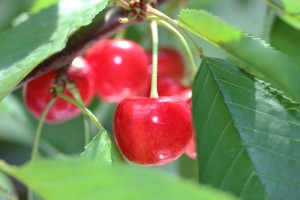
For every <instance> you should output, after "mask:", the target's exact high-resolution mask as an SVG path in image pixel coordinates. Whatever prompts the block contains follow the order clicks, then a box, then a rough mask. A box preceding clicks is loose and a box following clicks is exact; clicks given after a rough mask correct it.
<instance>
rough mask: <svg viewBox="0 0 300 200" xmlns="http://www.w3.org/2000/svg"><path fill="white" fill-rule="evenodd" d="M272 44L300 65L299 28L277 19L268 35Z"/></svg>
mask: <svg viewBox="0 0 300 200" xmlns="http://www.w3.org/2000/svg"><path fill="white" fill-rule="evenodd" d="M270 42H271V44H272V46H274V47H275V48H276V49H278V50H280V51H281V52H283V53H286V54H287V55H289V56H290V57H292V58H293V59H295V60H296V61H297V63H298V65H300V56H299V55H300V30H297V29H294V28H293V27H291V26H289V25H288V24H286V23H284V22H283V21H282V20H279V19H277V20H276V21H275V23H274V25H273V29H272V32H271V36H270Z"/></svg>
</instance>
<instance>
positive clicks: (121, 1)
mask: <svg viewBox="0 0 300 200" xmlns="http://www.w3.org/2000/svg"><path fill="white" fill-rule="evenodd" d="M115 2H116V3H117V4H118V5H119V6H120V7H122V8H124V9H126V10H130V7H129V5H128V3H127V2H126V1H124V0H115Z"/></svg>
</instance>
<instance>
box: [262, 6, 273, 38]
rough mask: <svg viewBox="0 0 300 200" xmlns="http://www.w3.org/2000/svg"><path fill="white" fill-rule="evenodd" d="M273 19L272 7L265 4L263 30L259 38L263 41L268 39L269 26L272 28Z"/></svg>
mask: <svg viewBox="0 0 300 200" xmlns="http://www.w3.org/2000/svg"><path fill="white" fill-rule="evenodd" d="M273 20H274V13H273V9H272V8H271V7H270V6H268V5H267V8H266V13H265V19H264V23H263V30H262V33H261V39H263V40H265V41H268V40H269V35H270V31H271V28H272V23H273Z"/></svg>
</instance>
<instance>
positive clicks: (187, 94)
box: [179, 88, 197, 160]
mask: <svg viewBox="0 0 300 200" xmlns="http://www.w3.org/2000/svg"><path fill="white" fill-rule="evenodd" d="M179 96H180V97H181V98H182V99H183V100H185V101H186V102H187V103H188V104H189V105H190V107H192V100H191V98H192V89H191V88H188V89H185V90H183V91H182V92H180V93H179ZM185 153H186V154H187V155H188V156H189V157H190V158H192V159H194V160H195V159H196V158H197V145H196V138H195V132H194V131H193V134H192V139H191V141H190V143H189V144H188V146H187V148H186V150H185Z"/></svg>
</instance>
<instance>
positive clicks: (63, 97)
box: [57, 93, 103, 130]
mask: <svg viewBox="0 0 300 200" xmlns="http://www.w3.org/2000/svg"><path fill="white" fill-rule="evenodd" d="M57 96H58V97H60V98H62V99H64V100H66V101H69V102H70V103H72V104H74V105H75V106H77V107H78V108H80V110H81V111H82V112H83V113H85V114H86V115H87V116H89V118H90V119H91V120H92V121H93V122H94V124H95V125H96V126H97V128H98V129H99V130H102V129H103V126H102V125H101V124H100V122H99V121H98V119H97V118H96V117H95V115H94V114H93V113H92V112H91V111H90V110H89V109H87V108H86V107H85V106H84V105H83V104H81V103H79V102H77V101H76V100H74V99H72V98H71V97H69V96H68V95H65V94H63V93H57Z"/></svg>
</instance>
